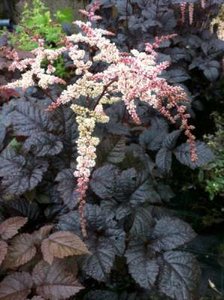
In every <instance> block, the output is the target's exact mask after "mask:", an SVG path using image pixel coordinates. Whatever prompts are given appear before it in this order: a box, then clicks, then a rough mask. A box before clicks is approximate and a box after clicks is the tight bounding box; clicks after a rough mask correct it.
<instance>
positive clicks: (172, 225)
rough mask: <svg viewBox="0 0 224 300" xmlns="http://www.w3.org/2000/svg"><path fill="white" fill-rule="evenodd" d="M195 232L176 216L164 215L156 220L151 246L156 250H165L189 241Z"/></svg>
mask: <svg viewBox="0 0 224 300" xmlns="http://www.w3.org/2000/svg"><path fill="white" fill-rule="evenodd" d="M195 236H196V234H195V233H194V231H193V230H192V228H191V227H190V225H188V224H187V223H186V222H184V221H182V220H179V219H177V218H171V217H164V218H161V219H160V220H158V221H157V223H156V225H155V228H154V231H153V241H152V243H151V246H152V248H153V249H154V250H156V251H158V252H159V251H163V250H165V251H167V250H172V249H175V248H177V247H179V246H182V245H184V244H186V243H188V242H189V241H191V240H192V239H193V238H194V237H195Z"/></svg>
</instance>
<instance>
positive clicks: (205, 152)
mask: <svg viewBox="0 0 224 300" xmlns="http://www.w3.org/2000/svg"><path fill="white" fill-rule="evenodd" d="M196 152H197V156H198V159H197V160H196V161H192V159H191V156H190V145H189V144H188V143H184V144H181V145H180V146H179V147H177V148H176V149H175V151H174V154H175V156H176V158H177V159H178V160H179V162H180V163H182V164H183V165H186V166H188V167H190V168H191V169H195V168H197V167H202V166H204V165H206V164H208V163H209V162H210V161H212V160H213V159H214V155H213V153H212V151H211V149H210V148H209V147H208V146H207V145H206V144H205V143H203V142H200V141H196Z"/></svg>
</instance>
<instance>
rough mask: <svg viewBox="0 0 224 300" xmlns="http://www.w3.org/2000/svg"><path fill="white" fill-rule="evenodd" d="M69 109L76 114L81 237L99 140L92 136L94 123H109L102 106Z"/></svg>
mask: <svg viewBox="0 0 224 300" xmlns="http://www.w3.org/2000/svg"><path fill="white" fill-rule="evenodd" d="M71 109H72V110H73V111H74V112H75V113H76V114H77V117H76V122H77V124H78V131H79V138H78V141H77V152H78V158H77V166H76V171H75V172H74V176H75V177H77V189H76V190H77V192H78V195H79V196H78V202H79V213H80V223H81V229H82V234H83V236H86V235H87V232H86V224H85V217H84V206H85V197H86V192H87V189H88V186H89V178H90V174H91V170H92V169H93V168H94V167H95V164H96V146H97V145H98V144H99V142H100V140H99V138H97V137H94V136H93V133H94V129H95V126H96V122H100V123H106V122H108V121H109V118H108V116H106V115H105V114H104V113H103V111H102V106H101V105H98V106H96V108H95V110H94V111H90V110H89V109H87V108H84V107H81V106H79V105H75V104H73V105H71Z"/></svg>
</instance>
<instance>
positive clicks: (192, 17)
mask: <svg viewBox="0 0 224 300" xmlns="http://www.w3.org/2000/svg"><path fill="white" fill-rule="evenodd" d="M193 21H194V3H189V23H190V25H192V24H193Z"/></svg>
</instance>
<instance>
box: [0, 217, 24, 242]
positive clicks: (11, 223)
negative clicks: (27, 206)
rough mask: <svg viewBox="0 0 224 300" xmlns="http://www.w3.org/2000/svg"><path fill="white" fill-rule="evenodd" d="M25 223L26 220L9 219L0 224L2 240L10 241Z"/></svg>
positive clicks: (20, 218)
mask: <svg viewBox="0 0 224 300" xmlns="http://www.w3.org/2000/svg"><path fill="white" fill-rule="evenodd" d="M26 223H27V218H23V217H14V218H9V219H7V220H5V221H4V222H2V223H1V224H0V235H1V237H2V239H3V240H8V239H11V238H12V237H13V236H14V235H16V234H17V233H18V230H19V229H20V228H21V227H23V226H24V225H25V224H26Z"/></svg>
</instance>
